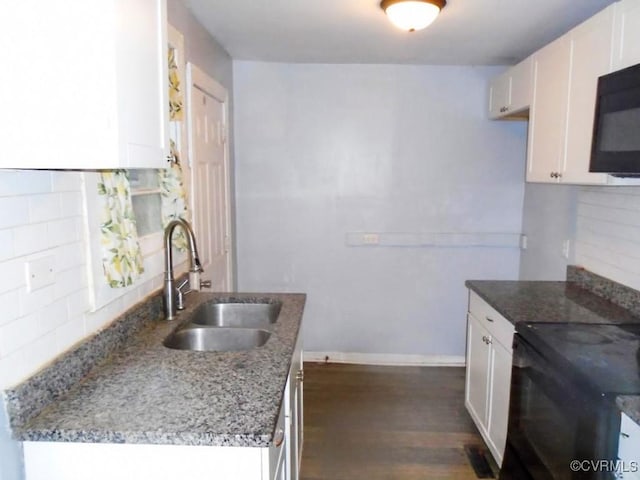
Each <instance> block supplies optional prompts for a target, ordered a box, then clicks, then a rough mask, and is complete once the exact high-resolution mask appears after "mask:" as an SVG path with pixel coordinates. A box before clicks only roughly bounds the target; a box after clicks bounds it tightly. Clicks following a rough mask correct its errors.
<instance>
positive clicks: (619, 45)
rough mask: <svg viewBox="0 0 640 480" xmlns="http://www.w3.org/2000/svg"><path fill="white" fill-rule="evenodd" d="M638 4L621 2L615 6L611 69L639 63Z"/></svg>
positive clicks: (639, 5) (639, 18)
mask: <svg viewBox="0 0 640 480" xmlns="http://www.w3.org/2000/svg"><path fill="white" fill-rule="evenodd" d="M639 25H640V2H638V0H623V1H621V2H618V3H617V4H615V34H614V56H613V69H614V70H621V69H623V68H627V67H630V66H632V65H635V64H637V63H640V28H638V26H639Z"/></svg>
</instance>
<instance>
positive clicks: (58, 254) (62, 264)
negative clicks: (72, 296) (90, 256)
mask: <svg viewBox="0 0 640 480" xmlns="http://www.w3.org/2000/svg"><path fill="white" fill-rule="evenodd" d="M53 253H54V257H55V264H54V266H55V270H56V272H64V271H65V270H70V269H72V268H75V267H80V266H84V265H85V251H84V245H83V244H82V243H81V242H76V243H70V244H68V245H62V246H60V247H57V248H56V249H54V250H53ZM83 268H84V267H83Z"/></svg>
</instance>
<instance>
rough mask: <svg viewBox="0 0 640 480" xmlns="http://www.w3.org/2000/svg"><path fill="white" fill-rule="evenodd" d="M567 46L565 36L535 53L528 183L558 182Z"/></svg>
mask: <svg viewBox="0 0 640 480" xmlns="http://www.w3.org/2000/svg"><path fill="white" fill-rule="evenodd" d="M570 58H571V44H570V39H569V37H568V36H567V35H565V36H563V37H560V38H559V39H557V40H556V41H554V42H552V43H550V44H549V45H547V46H546V47H544V48H543V49H542V50H540V51H539V52H537V53H536V54H535V59H534V87H533V101H532V106H531V110H530V117H529V140H528V153H527V181H528V182H557V181H559V175H560V173H559V165H560V164H561V162H562V159H563V155H564V137H565V132H566V119H567V93H568V91H569V68H570Z"/></svg>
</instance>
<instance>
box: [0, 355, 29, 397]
mask: <svg viewBox="0 0 640 480" xmlns="http://www.w3.org/2000/svg"><path fill="white" fill-rule="evenodd" d="M27 373H28V366H27V361H26V359H25V354H24V351H23V350H17V351H15V352H13V353H12V354H10V355H7V356H6V357H1V358H0V389H1V390H5V389H7V388H9V387H13V386H15V385H17V384H19V383H20V382H21V381H22V380H24V379H25V378H26V377H27Z"/></svg>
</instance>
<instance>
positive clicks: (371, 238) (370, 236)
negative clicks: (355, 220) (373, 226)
mask: <svg viewBox="0 0 640 480" xmlns="http://www.w3.org/2000/svg"><path fill="white" fill-rule="evenodd" d="M362 242H363V243H364V244H365V245H378V244H379V243H380V237H379V235H378V234H377V233H363V234H362Z"/></svg>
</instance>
